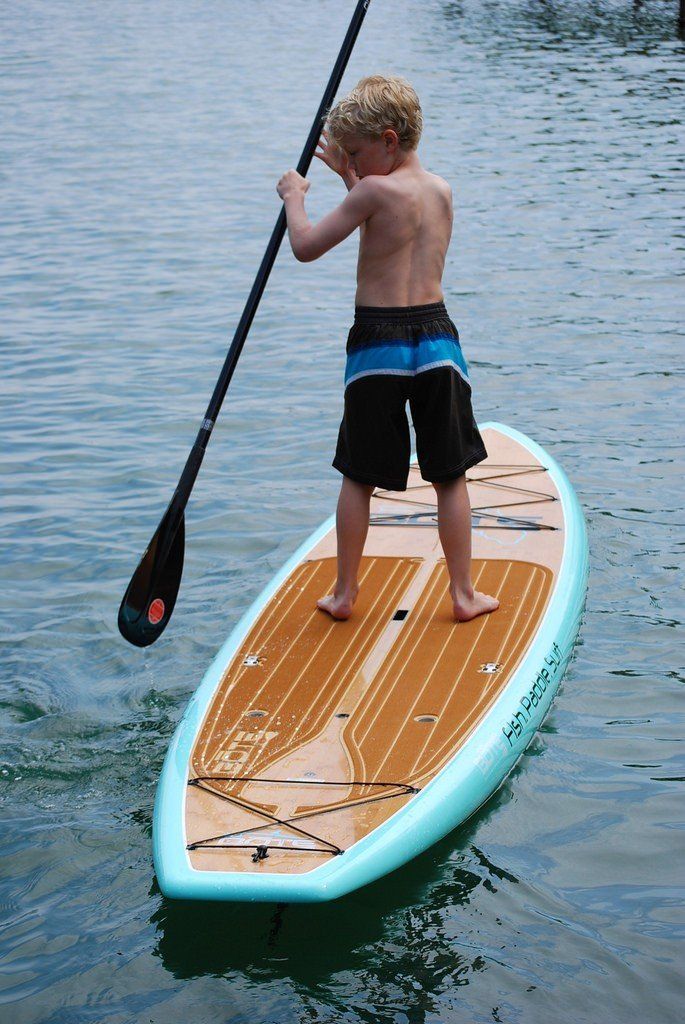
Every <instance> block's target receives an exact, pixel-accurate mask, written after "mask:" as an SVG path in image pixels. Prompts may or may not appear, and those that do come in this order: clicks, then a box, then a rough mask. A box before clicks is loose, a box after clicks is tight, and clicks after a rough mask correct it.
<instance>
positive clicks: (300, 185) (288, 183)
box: [276, 170, 310, 199]
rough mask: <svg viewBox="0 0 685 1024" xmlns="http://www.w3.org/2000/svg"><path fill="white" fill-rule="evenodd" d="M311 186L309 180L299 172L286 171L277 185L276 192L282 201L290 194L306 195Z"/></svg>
mask: <svg viewBox="0 0 685 1024" xmlns="http://www.w3.org/2000/svg"><path fill="white" fill-rule="evenodd" d="M309 184H310V183H309V182H308V181H307V179H306V178H303V177H302V175H301V174H298V173H297V171H295V170H290V171H286V172H285V174H284V175H283V177H282V178H281V179H280V180H279V182H278V185H276V191H277V192H278V194H279V196H280V197H281V199H285V198H286V197H287V195H288V193H290V192H302V194H304V193H305V192H306V191H307V190H308V189H309Z"/></svg>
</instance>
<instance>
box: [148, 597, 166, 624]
mask: <svg viewBox="0 0 685 1024" xmlns="http://www.w3.org/2000/svg"><path fill="white" fill-rule="evenodd" d="M163 618H164V601H162V599H161V597H156V598H155V599H154V601H153V602H152V604H151V605H150V607H149V608H148V610H147V621H148V622H149V623H150V625H151V626H156V625H157V623H158V622H161V621H162V619H163Z"/></svg>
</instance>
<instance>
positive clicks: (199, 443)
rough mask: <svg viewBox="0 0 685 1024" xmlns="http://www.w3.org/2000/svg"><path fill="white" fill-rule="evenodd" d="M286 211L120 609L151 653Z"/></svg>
mask: <svg viewBox="0 0 685 1024" xmlns="http://www.w3.org/2000/svg"><path fill="white" fill-rule="evenodd" d="M370 2H371V0H358V3H357V6H356V8H355V11H354V14H353V15H352V20H351V22H350V26H349V28H348V30H347V35H346V36H345V39H344V40H343V44H342V47H341V49H340V53H339V54H338V59H337V60H336V62H335V65H334V67H333V71H332V72H331V77H330V79H329V81H328V85H327V86H326V90H325V92H324V94H323V98H322V100H321V103H320V104H319V109H318V110H317V112H316V117H315V118H314V123H313V124H312V129H311V131H310V133H309V137H308V138H307V141H306V143H305V146H304V149H303V150H302V156H301V157H300V161H299V163H298V165H297V170H298V172H299V173H300V174H301V175H303V176H304V175H306V173H307V171H308V169H309V165H310V163H311V161H312V157H313V155H314V151H315V149H316V146H317V143H318V141H319V138H320V137H321V128H322V121H323V119H324V116H325V114H326V113H327V111H328V108H329V107H330V106H331V104H332V103H333V99H334V98H335V94H336V92H337V90H338V86H339V85H340V80H341V78H342V76H343V73H344V71H345V68H346V66H347V62H348V60H349V57H350V54H351V53H352V49H353V47H354V44H355V40H356V38H357V35H358V34H359V30H360V28H361V26H362V22H363V20H364V15H365V14H366V10H367V8H368V6H369V3H370ZM286 226H287V225H286V218H285V209H281V212H280V214H279V216H278V220H277V221H276V226H275V227H274V229H273V232H272V234H271V238H270V239H269V244H268V246H267V248H266V252H265V253H264V258H263V260H262V262H261V265H260V267H259V270H258V271H257V277H256V278H255V282H254V284H253V285H252V291H251V292H250V294H249V296H248V299H247V302H246V303H245V309H244V310H243V315H242V316H241V318H240V322H239V324H238V327H237V328H236V332H235V335H234V337H233V341H232V342H231V347H230V348H229V350H228V354H227V355H226V359H225V361H224V365H223V367H222V369H221V373H220V375H219V379H218V381H217V383H216V387H215V388H214V394H213V395H212V398H211V400H210V403H209V405H208V406H207V412H206V413H205V418H204V420H203V421H202V426H201V427H200V430H199V432H198V435H197V437H196V438H195V443H194V445H193V447H192V448H191V450H190V454H189V456H188V459H187V461H186V464H185V466H184V468H183V472H182V473H181V478H180V480H179V482H178V485H177V487H176V490H175V491H174V495H173V497H172V499H171V501H170V502H169V506H168V508H167V510H166V512H165V513H164V515H163V516H162V520H161V522H160V524H159V526H158V527H157V530H156V532H155V535H154V536H153V538H152V540H151V541H150V543H149V544H148V546H147V549H146V551H145V554H144V555H143V557H142V558H141V560H140V562H139V563H138V568H137V569H136V571H135V572H134V573H133V576H132V577H131V582H130V583H129V585H128V587H127V588H126V593H125V594H124V598H123V600H122V602H121V606H120V608H119V631H120V632H121V635H122V636H123V637H124V638H125V639H126V640H128V641H129V642H130V643H132V644H135V646H136V647H148V646H149V645H150V644H153V643H154V642H155V640H156V639H157V638H158V637H159V636H161V634H162V633H163V631H164V629H165V628H166V626H167V624H168V622H169V619H170V618H171V613H172V612H173V610H174V605H175V603H176V596H177V594H178V588H179V586H180V585H181V574H182V572H183V554H184V550H185V521H184V511H185V507H186V505H187V504H188V498H189V497H190V492H191V491H192V489H193V485H194V483H195V480H196V478H197V474H198V473H199V471H200V466H201V465H202V459H203V457H204V454H205V449H206V447H207V444H208V442H209V438H210V436H211V433H212V430H213V428H214V424H215V422H216V418H217V416H218V414H219V410H220V409H221V404H222V402H223V400H224V396H225V395H226V391H227V390H228V385H229V384H230V382H231V377H232V376H233V371H234V370H235V367H236V363H237V362H238V357H239V356H240V353H241V352H242V348H243V345H244V344H245V339H246V337H247V332H248V331H249V329H250V325H251V323H252V320H253V318H254V315H255V313H256V312H257V306H258V305H259V300H260V299H261V297H262V292H263V291H264V288H265V286H266V282H267V280H268V278H269V274H270V272H271V268H272V267H273V265H274V261H275V259H276V255H277V253H278V249H279V246H280V244H281V241H282V240H283V235H284V234H285V230H286Z"/></svg>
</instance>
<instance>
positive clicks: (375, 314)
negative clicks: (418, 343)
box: [354, 302, 448, 324]
mask: <svg viewBox="0 0 685 1024" xmlns="http://www.w3.org/2000/svg"><path fill="white" fill-rule="evenodd" d="M447 315H448V313H447V310H446V308H445V303H444V302H428V303H426V304H425V305H423V306H355V307H354V322H355V323H356V324H379V323H380V324H405V323H413V324H422V323H427V322H428V321H429V320H437V319H438V318H439V317H446V316H447Z"/></svg>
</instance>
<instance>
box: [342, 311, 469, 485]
mask: <svg viewBox="0 0 685 1024" xmlns="http://www.w3.org/2000/svg"><path fill="white" fill-rule="evenodd" d="M407 401H409V408H410V410H411V415H412V420H413V424H414V430H415V431H416V454H417V456H418V460H419V468H420V470H421V476H422V477H423V479H424V480H428V481H430V482H431V483H444V482H446V481H448V480H454V479H456V478H457V477H460V476H462V475H463V474H464V473H465V472H466V470H467V469H469V468H470V467H471V466H475V465H476V463H478V462H482V461H483V459H486V458H487V452H486V450H485V445H484V444H483V439H482V437H481V436H480V433H479V432H478V427H477V426H476V421H475V419H474V417H473V410H472V408H471V384H470V382H469V377H468V367H467V365H466V360H465V359H464V356H463V354H462V351H461V346H460V344H459V333H458V331H457V328H456V327H455V326H454V324H453V323H452V321H451V320H450V318H449V316H448V315H447V310H446V309H445V305H444V303H443V302H432V303H430V304H428V305H424V306H400V307H384V306H356V307H355V317H354V324H353V326H352V328H351V330H350V333H349V335H348V338H347V364H346V367H345V412H344V416H343V420H342V423H341V424H340V432H339V435H338V445H337V448H336V452H335V459H334V460H333V465H334V467H335V468H336V469H337V470H339V471H340V472H341V473H343V474H344V475H345V476H347V477H350V479H352V480H356V481H357V482H358V483H362V484H371V485H374V486H375V487H381V488H384V489H385V488H387V489H388V490H393V491H404V490H406V488H407V479H408V477H409V458H410V450H411V449H410V438H409V423H408V421H407V413H406V404H407Z"/></svg>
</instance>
